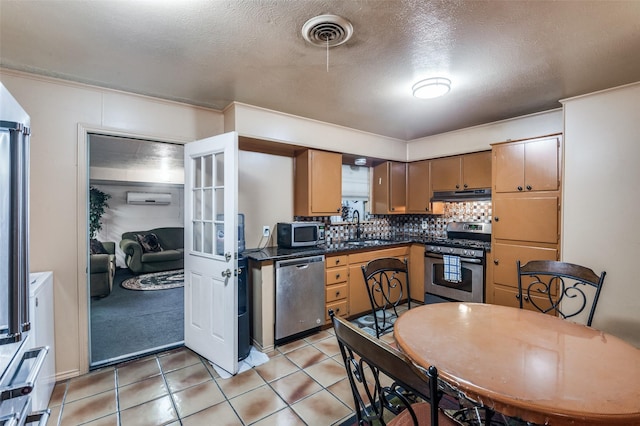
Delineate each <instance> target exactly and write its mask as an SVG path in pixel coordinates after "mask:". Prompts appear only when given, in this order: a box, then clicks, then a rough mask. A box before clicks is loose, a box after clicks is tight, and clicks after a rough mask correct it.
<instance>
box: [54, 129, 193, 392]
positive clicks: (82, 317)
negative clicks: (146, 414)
mask: <svg viewBox="0 0 640 426" xmlns="http://www.w3.org/2000/svg"><path fill="white" fill-rule="evenodd" d="M90 133H98V134H103V135H109V136H120V137H125V138H134V139H144V140H149V141H153V142H164V143H174V144H180V145H184V144H186V143H188V142H192V141H193V140H191V139H182V138H175V137H171V136H167V135H151V134H141V133H133V132H129V131H124V130H121V129H115V128H111V127H101V126H96V125H92V124H86V123H78V143H77V146H78V154H77V167H76V170H77V177H76V185H77V194H76V195H77V198H76V201H77V203H76V214H77V217H78V220H77V225H78V228H77V231H78V232H77V234H76V235H77V236H78V240H77V242H76V247H77V248H78V249H77V253H76V259H77V265H78V268H77V270H76V280H77V283H78V289H77V290H78V293H77V294H78V357H79V359H78V365H79V371H78V372H77V374H76V372H74V371H69V372H63V374H62V375H57V376H56V380H64V379H67V378H71V377H75V376H77V375H78V374H80V375H82V374H85V373H88V372H89V291H88V286H87V284H88V282H89V274H88V262H87V259H88V254H87V239H88V235H87V231H88V228H89V220H88V218H89V211H88V200H87V192H88V191H89V187H88V183H89V175H90V173H89V157H88V153H89V150H88V149H87V145H88V137H89V134H90ZM83 218H84V219H83Z"/></svg>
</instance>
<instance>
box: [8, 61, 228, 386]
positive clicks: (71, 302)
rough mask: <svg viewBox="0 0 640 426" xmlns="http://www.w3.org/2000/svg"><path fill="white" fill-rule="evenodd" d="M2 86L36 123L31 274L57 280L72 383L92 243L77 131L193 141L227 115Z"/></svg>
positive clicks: (66, 87)
mask: <svg viewBox="0 0 640 426" xmlns="http://www.w3.org/2000/svg"><path fill="white" fill-rule="evenodd" d="M0 79H1V81H2V82H3V83H4V85H5V86H6V88H7V89H8V90H9V92H11V94H12V95H13V96H14V97H15V98H16V100H17V101H18V102H19V103H20V104H21V105H22V107H23V108H24V109H25V110H26V111H27V113H28V114H29V115H30V116H31V182H30V190H31V196H30V200H31V212H30V213H31V214H30V227H31V228H30V243H31V245H30V247H31V257H30V263H31V270H32V271H34V272H36V271H53V273H54V303H55V335H56V372H57V375H58V379H61V378H66V377H72V376H75V375H78V374H80V373H81V372H82V369H84V368H86V365H87V360H88V357H87V355H86V354H87V350H88V343H87V338H88V336H87V324H86V323H87V313H86V306H87V301H86V299H85V300H80V298H81V297H82V296H81V295H83V294H84V295H86V294H87V287H86V285H87V281H86V279H87V277H86V246H84V245H83V244H81V243H80V241H86V240H85V238H86V236H85V233H86V228H83V226H84V224H86V205H87V200H86V193H87V188H86V182H84V183H83V182H82V180H81V179H79V176H81V175H83V174H84V175H86V168H87V166H86V164H87V161H86V158H79V152H81V151H82V149H80V148H81V147H79V145H78V131H79V130H78V128H79V123H85V124H88V125H89V126H92V127H96V128H106V129H117V130H119V131H122V132H126V133H133V134H137V135H147V136H149V138H150V139H154V140H174V141H177V140H182V141H189V140H195V139H200V138H204V137H207V136H211V135H215V134H220V133H222V132H223V115H222V114H221V113H220V112H217V111H213V110H210V109H205V108H199V107H193V106H189V105H184V104H179V103H175V102H167V101H162V100H159V99H154V98H149V97H144V96H137V95H133V94H128V93H124V92H118V91H113V90H107V89H101V88H97V87H92V86H87V85H81V84H75V83H68V82H65V81H61V80H55V79H50V78H43V77H38V76H34V75H31V74H24V73H18V72H14V71H10V70H5V69H0ZM78 206H83V209H80V208H79V207H78ZM81 229H83V231H81ZM83 309H84V311H83ZM83 354H84V355H83Z"/></svg>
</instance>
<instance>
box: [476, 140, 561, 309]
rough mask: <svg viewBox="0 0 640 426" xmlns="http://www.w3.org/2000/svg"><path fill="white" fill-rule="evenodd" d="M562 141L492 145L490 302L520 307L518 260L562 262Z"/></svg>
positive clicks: (527, 304) (526, 305)
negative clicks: (560, 253)
mask: <svg viewBox="0 0 640 426" xmlns="http://www.w3.org/2000/svg"><path fill="white" fill-rule="evenodd" d="M561 144H562V137H561V135H552V136H546V137H541V138H535V139H527V140H518V141H512V142H503V143H498V144H493V145H492V157H493V161H492V174H493V193H492V209H493V230H492V234H493V235H492V245H491V255H492V256H491V257H492V259H493V261H492V262H491V264H489V265H488V267H489V268H492V270H491V273H490V274H488V276H490V277H492V278H491V281H490V282H488V283H487V289H486V290H487V294H486V296H487V301H488V302H489V303H494V304H498V305H505V306H513V307H519V303H520V302H519V300H518V271H517V267H516V261H517V260H520V262H521V263H522V264H524V263H527V262H528V261H530V260H559V250H560V208H561V206H560V200H561V194H560V191H561V185H560V176H561V170H560V165H561V157H560V156H561V152H562V150H561ZM540 304H542V301H540ZM524 307H525V308H527V309H534V307H533V306H532V305H531V303H530V302H529V300H524Z"/></svg>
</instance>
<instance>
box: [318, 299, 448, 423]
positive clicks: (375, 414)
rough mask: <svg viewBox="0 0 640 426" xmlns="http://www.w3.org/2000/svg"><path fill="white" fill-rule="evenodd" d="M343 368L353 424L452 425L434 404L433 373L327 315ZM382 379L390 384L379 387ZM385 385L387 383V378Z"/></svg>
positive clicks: (436, 394) (436, 399) (435, 382)
mask: <svg viewBox="0 0 640 426" xmlns="http://www.w3.org/2000/svg"><path fill="white" fill-rule="evenodd" d="M329 315H330V316H331V320H332V322H333V328H334V330H335V333H336V338H337V339H338V346H339V347H340V353H341V354H342V359H343V361H344V365H345V368H346V370H347V377H348V378H349V384H350V385H351V393H352V395H353V400H354V403H355V414H356V419H357V421H358V425H365V424H366V425H370V424H382V425H389V426H391V425H396V426H399V425H434V426H437V425H438V424H446V425H454V424H457V423H454V422H453V421H452V420H451V419H449V418H448V417H447V416H446V415H444V413H442V411H441V410H439V409H438V403H439V401H440V398H441V396H442V393H441V392H440V391H439V390H438V370H437V369H436V367H434V366H431V367H429V369H428V370H427V371H426V372H423V371H422V370H420V369H418V368H417V367H416V366H414V365H413V364H412V363H411V361H410V360H409V359H408V358H407V357H406V356H404V355H403V354H402V353H401V352H399V351H397V350H396V349H394V348H392V347H391V346H389V345H388V344H386V343H385V342H383V341H381V340H379V339H376V338H374V337H373V336H370V335H369V334H367V333H365V332H363V331H362V330H360V329H359V328H358V327H355V326H354V325H352V324H351V323H349V322H348V321H346V320H344V319H342V318H340V317H338V316H336V315H335V314H334V312H333V310H330V311H329ZM381 373H383V374H384V375H386V376H387V377H388V378H389V379H390V380H391V381H393V383H391V384H390V385H388V386H385V385H384V384H383V382H384V381H385V378H384V376H383V375H382V374H381ZM387 381H388V380H387Z"/></svg>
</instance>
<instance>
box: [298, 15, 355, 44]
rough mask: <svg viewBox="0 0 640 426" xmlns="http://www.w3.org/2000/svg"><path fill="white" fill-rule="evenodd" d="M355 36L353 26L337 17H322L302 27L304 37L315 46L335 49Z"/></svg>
mask: <svg viewBox="0 0 640 426" xmlns="http://www.w3.org/2000/svg"><path fill="white" fill-rule="evenodd" d="M352 35H353V25H351V22H349V21H347V20H346V19H344V18H342V17H340V16H336V15H320V16H316V17H315V18H311V19H309V20H308V21H307V22H305V24H304V25H303V26H302V37H304V39H305V40H306V41H308V42H309V43H311V44H313V45H314V46H319V47H334V46H339V45H341V44H343V43H345V42H346V41H347V40H349V39H350V38H351V36H352Z"/></svg>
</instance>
